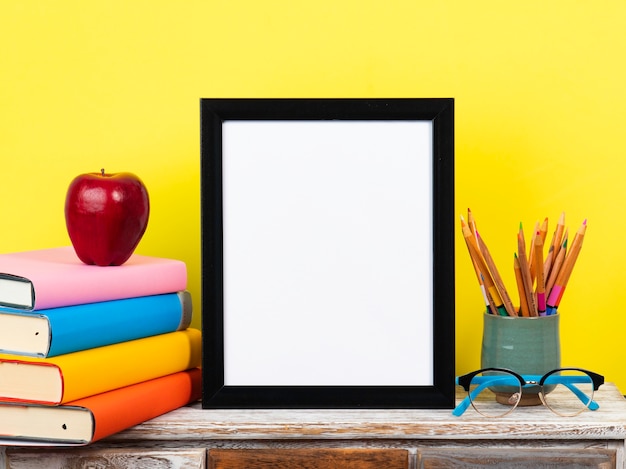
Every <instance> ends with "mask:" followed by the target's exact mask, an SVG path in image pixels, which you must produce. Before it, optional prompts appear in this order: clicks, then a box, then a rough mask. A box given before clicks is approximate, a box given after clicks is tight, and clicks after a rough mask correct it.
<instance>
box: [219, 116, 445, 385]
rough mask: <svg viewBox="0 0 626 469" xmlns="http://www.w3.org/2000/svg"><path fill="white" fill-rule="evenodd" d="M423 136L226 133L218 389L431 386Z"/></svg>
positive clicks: (343, 128) (308, 124)
mask: <svg viewBox="0 0 626 469" xmlns="http://www.w3.org/2000/svg"><path fill="white" fill-rule="evenodd" d="M432 135H433V124H432V122H431V121H419V120H418V121H393V120H392V121H332V120H329V121H318V120H315V121H298V120H294V121H245V120H242V121H239V120H233V121H228V120H227V121H226V122H224V124H223V136H222V138H223V140H222V158H223V161H222V164H223V168H222V174H223V176H222V177H223V180H222V184H223V226H224V236H223V239H224V250H223V252H224V372H225V380H224V384H225V385H226V386H238V385H242V386H245V385H248V386H263V385H277V386H278V385H284V386H309V385H316V386H324V385H330V386H343V385H355V386H369V385H398V386H423V385H432V384H433V340H432V337H433V325H432V309H433V304H432V298H433V285H432V272H433V240H432V226H433V223H432V219H433V217H432V207H433V201H432V198H433V195H432V194H433V182H432V180H433V174H432V172H433V168H432V164H433V162H432V155H433V143H432Z"/></svg>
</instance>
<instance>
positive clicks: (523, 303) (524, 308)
mask: <svg viewBox="0 0 626 469" xmlns="http://www.w3.org/2000/svg"><path fill="white" fill-rule="evenodd" d="M513 256H514V257H513V269H514V270H515V280H516V282H517V291H518V292H519V311H520V314H521V315H522V316H523V317H528V316H530V312H529V311H528V300H527V299H526V291H525V290H524V279H522V269H521V267H520V265H519V259H518V258H517V254H516V253H513Z"/></svg>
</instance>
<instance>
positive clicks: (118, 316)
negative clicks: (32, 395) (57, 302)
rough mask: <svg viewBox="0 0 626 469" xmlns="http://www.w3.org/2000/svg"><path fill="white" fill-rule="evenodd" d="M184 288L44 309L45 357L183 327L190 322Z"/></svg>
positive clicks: (189, 298) (189, 305)
mask: <svg viewBox="0 0 626 469" xmlns="http://www.w3.org/2000/svg"><path fill="white" fill-rule="evenodd" d="M191 310H192V304H191V295H190V294H189V292H187V291H183V292H178V293H166V294H162V295H151V296H143V297H138V298H128V299H124V300H113V301H104V302H100V303H88V304H84V305H76V306H66V307H61V308H55V309H51V310H44V311H41V313H43V314H45V316H47V318H48V322H49V324H50V328H49V329H50V339H49V340H50V349H49V351H48V354H47V356H48V357H54V356H58V355H64V354H67V353H72V352H76V351H80V350H86V349H90V348H96V347H102V346H105V345H110V344H116V343H120V342H126V341H130V340H135V339H140V338H143V337H150V336H154V335H159V334H165V333H168V332H174V331H177V330H184V329H186V328H187V327H189V324H190V322H191Z"/></svg>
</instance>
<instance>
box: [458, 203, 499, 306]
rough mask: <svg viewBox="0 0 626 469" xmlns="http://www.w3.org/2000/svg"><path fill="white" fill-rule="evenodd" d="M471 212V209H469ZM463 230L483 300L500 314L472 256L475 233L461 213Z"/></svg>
mask: <svg viewBox="0 0 626 469" xmlns="http://www.w3.org/2000/svg"><path fill="white" fill-rule="evenodd" d="M468 212H469V209H468ZM461 230H462V232H463V238H464V239H465V243H466V244H467V249H468V252H469V254H470V259H471V260H472V266H473V267H474V272H475V273H476V278H477V279H478V284H479V285H480V291H481V293H482V296H483V300H484V301H485V306H486V307H487V308H488V309H489V310H491V313H492V314H498V313H497V310H496V307H495V305H492V304H490V303H489V297H488V296H487V293H486V291H485V282H484V281H483V277H482V274H481V273H480V269H479V268H478V264H477V262H476V260H475V259H474V257H473V256H472V252H471V249H470V248H469V244H468V243H471V242H476V239H475V238H474V235H473V234H472V232H471V230H470V228H469V226H468V224H467V223H466V222H465V220H464V219H463V215H461Z"/></svg>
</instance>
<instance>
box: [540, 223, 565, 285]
mask: <svg viewBox="0 0 626 469" xmlns="http://www.w3.org/2000/svg"><path fill="white" fill-rule="evenodd" d="M564 231H565V212H562V213H561V216H560V217H559V221H558V222H557V224H556V228H555V229H554V233H553V234H552V240H551V241H550V247H549V248H548V255H547V256H546V260H545V262H544V266H543V273H544V276H545V278H548V277H549V275H550V271H551V269H552V265H553V264H554V261H555V260H556V257H557V256H558V255H559V250H560V249H561V245H562V244H563V233H564Z"/></svg>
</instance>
